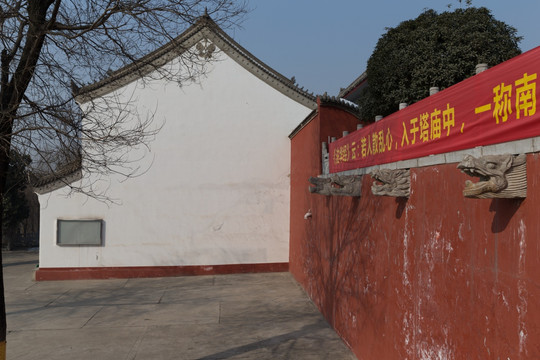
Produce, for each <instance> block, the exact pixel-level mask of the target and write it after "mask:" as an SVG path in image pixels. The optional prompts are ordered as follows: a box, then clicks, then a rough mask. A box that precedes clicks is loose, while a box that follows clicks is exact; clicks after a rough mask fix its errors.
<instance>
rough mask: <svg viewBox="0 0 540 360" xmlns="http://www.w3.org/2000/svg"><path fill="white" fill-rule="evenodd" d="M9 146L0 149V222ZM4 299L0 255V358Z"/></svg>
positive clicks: (3, 353)
mask: <svg viewBox="0 0 540 360" xmlns="http://www.w3.org/2000/svg"><path fill="white" fill-rule="evenodd" d="M8 155H9V148H8V149H1V150H0V224H1V223H2V221H3V217H4V201H3V196H4V190H5V185H6V178H7V172H8V168H9V156H8ZM2 239H3V232H2V226H0V243H2ZM6 335H7V321H6V301H5V296H4V266H3V257H2V256H0V360H5V359H6Z"/></svg>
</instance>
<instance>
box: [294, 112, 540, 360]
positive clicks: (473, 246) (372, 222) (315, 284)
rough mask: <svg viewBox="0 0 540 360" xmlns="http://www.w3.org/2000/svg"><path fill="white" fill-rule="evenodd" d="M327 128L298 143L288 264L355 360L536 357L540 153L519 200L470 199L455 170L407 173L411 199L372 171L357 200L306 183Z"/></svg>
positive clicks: (309, 129) (532, 159)
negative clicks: (376, 190)
mask: <svg viewBox="0 0 540 360" xmlns="http://www.w3.org/2000/svg"><path fill="white" fill-rule="evenodd" d="M319 115H324V114H319ZM319 122H320V123H321V124H319ZM330 122H331V121H330V119H329V118H325V117H324V116H319V117H317V118H315V119H314V120H313V121H312V122H311V123H310V124H308V125H307V126H306V127H305V128H304V129H303V130H302V131H301V132H300V133H298V134H297V135H296V136H295V137H294V138H293V139H292V172H291V182H292V183H291V193H292V194H291V239H290V243H291V251H290V265H289V268H290V271H291V273H292V274H293V275H294V276H295V278H296V279H297V280H298V281H299V282H300V283H301V284H302V286H303V287H304V289H305V290H306V291H307V293H308V294H309V295H310V297H311V298H312V299H313V301H314V302H315V303H316V304H317V306H318V307H319V308H320V310H321V312H322V313H323V315H324V316H325V317H326V319H327V320H328V321H329V323H330V324H331V325H332V326H333V327H334V328H335V329H336V331H337V332H338V333H339V334H340V335H341V336H342V337H343V338H344V340H345V341H346V342H347V343H348V344H349V346H350V347H351V348H352V349H353V351H354V352H355V354H356V356H357V357H358V358H359V359H499V358H500V359H507V358H510V359H539V358H540V275H539V274H540V246H539V245H538V240H539V239H538V238H539V234H540V221H539V220H540V208H539V206H538V204H539V203H540V192H539V191H537V186H538V184H539V182H540V176H538V174H540V155H538V154H529V155H528V158H527V176H528V195H527V198H526V199H524V200H513V199H498V200H492V199H481V200H479V199H466V198H464V197H463V196H462V190H463V187H464V183H465V180H467V179H469V177H468V176H467V175H465V174H462V173H461V172H460V171H459V170H458V169H456V164H447V165H438V166H432V167H424V168H415V169H411V196H410V198H409V199H408V200H407V199H396V198H391V197H377V196H374V195H372V194H371V190H370V188H371V184H372V180H371V177H370V176H369V175H368V176H364V177H363V185H362V186H363V191H362V197H360V198H351V197H338V196H332V197H325V196H321V195H317V194H310V193H309V191H308V189H307V187H308V185H309V183H308V181H307V179H308V178H309V176H314V175H316V174H318V173H320V165H319V163H320V155H319V154H320V141H321V139H325V138H326V137H325V136H327V134H326V133H325V131H326V129H335V128H336V127H337V126H338V123H339V121H333V122H332V124H330ZM347 126H348V124H347ZM321 129H323V130H322V131H320V133H318V131H319V130H321ZM341 130H343V129H341ZM337 133H341V131H338V132H337ZM332 136H336V135H332ZM308 209H311V212H312V218H311V219H308V220H304V214H305V213H306V211H307V210H308Z"/></svg>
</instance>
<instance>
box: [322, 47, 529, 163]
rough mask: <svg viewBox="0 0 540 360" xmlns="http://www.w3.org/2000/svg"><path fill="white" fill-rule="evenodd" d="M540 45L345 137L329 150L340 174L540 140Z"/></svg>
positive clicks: (331, 159) (332, 161)
mask: <svg viewBox="0 0 540 360" xmlns="http://www.w3.org/2000/svg"><path fill="white" fill-rule="evenodd" d="M539 72H540V47H537V48H535V49H533V50H531V51H528V52H526V53H524V54H521V55H519V56H517V57H515V58H513V59H510V60H508V61H505V62H504V63H502V64H499V65H497V66H495V67H493V68H491V69H489V70H486V71H484V72H482V73H480V74H478V75H475V76H472V77H470V78H468V79H466V80H464V81H462V82H460V83H458V84H456V85H454V86H452V87H450V88H448V89H445V90H443V91H441V92H439V93H437V94H435V95H432V96H430V97H428V98H426V99H424V100H422V101H419V102H417V103H415V104H413V105H411V106H409V107H407V108H405V109H403V110H400V111H398V112H395V113H393V114H392V115H390V116H387V117H386V118H384V119H382V120H380V121H378V122H376V123H373V124H370V125H369V126H366V127H364V128H363V129H360V130H357V131H355V132H353V133H351V134H349V135H348V136H346V137H343V138H341V139H339V140H337V141H335V142H333V143H331V144H330V146H329V152H330V154H329V155H330V172H331V173H335V172H340V171H345V170H352V169H358V168H363V167H367V166H372V165H377V164H385V163H389V162H394V161H399V160H407V159H414V158H419V157H423V156H428V155H432V154H441V153H446V152H450V151H457V150H463V149H470V148H474V147H476V146H483V145H491V144H497V143H502V142H507V141H512V140H518V139H524V138H529V137H534V136H540V111H539V112H537V111H536V103H537V92H536V82H537V77H538V76H537V74H538V73H539Z"/></svg>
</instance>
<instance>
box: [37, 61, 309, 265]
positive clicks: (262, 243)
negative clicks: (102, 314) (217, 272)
mask: <svg viewBox="0 0 540 360" xmlns="http://www.w3.org/2000/svg"><path fill="white" fill-rule="evenodd" d="M117 94H120V96H130V97H131V98H132V99H136V100H137V106H138V107H139V110H140V113H144V112H145V111H146V110H145V109H152V110H154V109H155V110H156V113H155V122H156V124H163V128H162V129H161V131H160V132H159V134H158V135H157V136H156V138H155V140H154V141H153V142H152V143H151V144H150V147H151V151H150V152H149V153H148V154H146V157H145V159H144V160H143V161H142V162H141V165H142V166H143V168H145V166H147V165H148V164H149V163H151V166H150V168H149V169H148V171H147V172H146V173H145V174H144V175H142V176H140V177H136V178H132V179H128V180H127V181H125V182H120V181H119V178H116V177H111V178H110V179H109V180H108V181H107V182H108V184H107V185H106V186H107V188H108V190H107V195H108V196H109V197H110V198H112V199H118V200H119V204H112V205H107V204H105V203H103V202H99V201H97V200H95V199H92V198H88V197H86V196H84V195H80V194H72V195H70V196H68V197H66V196H65V194H66V192H67V191H66V189H60V190H56V191H53V192H51V193H48V194H45V195H40V196H39V200H40V204H41V220H40V221H41V224H40V226H41V228H40V266H41V267H94V266H165V265H217V264H239V263H267V262H268V263H273V262H288V251H289V250H288V240H289V167H290V146H289V139H288V137H287V135H288V134H289V133H290V132H291V131H292V130H293V129H294V127H295V126H296V125H297V124H298V123H299V122H300V121H301V120H302V119H304V118H305V117H306V116H307V115H308V114H309V112H310V110H309V109H308V108H306V107H304V106H303V105H300V104H299V103H297V102H295V101H293V100H291V99H290V98H288V97H286V96H285V95H283V94H281V93H280V92H278V91H277V90H275V89H273V88H272V87H270V86H269V85H267V84H266V83H264V82H262V81H261V80H259V79H258V78H256V77H255V76H253V75H252V74H251V73H249V72H248V71H247V70H245V69H244V68H242V67H241V66H240V65H238V64H237V63H236V62H235V61H233V60H232V59H230V58H229V57H227V56H226V55H225V54H223V53H220V60H219V61H217V62H214V63H212V65H211V66H209V68H208V72H207V74H206V75H205V76H203V77H202V78H200V79H199V83H191V84H189V85H184V86H182V87H179V86H178V85H177V84H175V83H165V82H164V81H158V80H153V81H150V82H148V83H145V84H144V85H143V84H141V83H140V82H139V83H132V84H130V85H128V86H126V87H125V88H124V89H121V90H119V91H118V92H117ZM132 155H133V157H134V158H136V157H137V156H138V154H132ZM58 218H61V219H94V218H100V219H103V220H104V223H105V242H104V245H103V246H101V247H85V246H81V247H62V246H58V245H56V219H58Z"/></svg>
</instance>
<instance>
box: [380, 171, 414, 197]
mask: <svg viewBox="0 0 540 360" xmlns="http://www.w3.org/2000/svg"><path fill="white" fill-rule="evenodd" d="M371 177H372V178H373V179H374V180H375V182H373V185H372V186H371V192H372V193H373V195H379V196H394V197H409V195H410V188H411V176H410V171H409V170H405V169H401V170H390V169H380V170H373V171H372V172H371Z"/></svg>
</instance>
